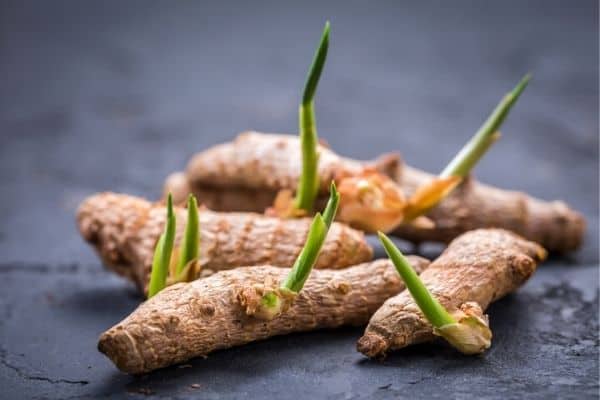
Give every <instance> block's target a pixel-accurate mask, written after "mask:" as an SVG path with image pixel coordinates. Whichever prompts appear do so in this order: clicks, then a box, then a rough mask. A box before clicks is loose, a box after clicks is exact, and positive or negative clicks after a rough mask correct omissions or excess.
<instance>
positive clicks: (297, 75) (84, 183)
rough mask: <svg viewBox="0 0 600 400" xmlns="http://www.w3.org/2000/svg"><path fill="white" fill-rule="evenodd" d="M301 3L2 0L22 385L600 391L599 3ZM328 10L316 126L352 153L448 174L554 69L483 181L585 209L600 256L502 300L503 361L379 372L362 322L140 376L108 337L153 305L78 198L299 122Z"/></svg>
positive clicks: (2, 134)
mask: <svg viewBox="0 0 600 400" xmlns="http://www.w3.org/2000/svg"><path fill="white" fill-rule="evenodd" d="M282 3H283V2H270V3H267V2H252V3H249V2H248V3H246V2H239V3H238V4H233V3H229V4H221V5H217V4H216V3H215V4H203V3H200V2H167V1H163V2H133V1H127V2H123V3H121V2H117V1H110V2H105V1H103V2H99V3H98V4H95V3H91V2H86V4H83V2H75V1H73V2H52V3H50V2H7V1H1V2H0V77H1V80H0V82H1V84H0V193H1V197H0V215H2V218H3V222H2V224H0V255H1V260H0V277H1V279H2V282H3V283H4V285H3V289H2V290H1V291H0V396H1V397H3V398H68V397H115V396H120V397H125V398H135V397H144V396H149V395H155V396H165V397H174V396H178V397H181V398H185V397H188V396H199V397H205V398H229V397H242V396H248V397H250V398H252V397H254V398H259V397H262V396H266V395H271V396H272V397H271V398H277V399H283V398H299V397H306V396H314V397H316V398H318V397H324V398H334V399H338V398H339V399H347V398H369V397H372V398H388V397H389V398H392V397H398V396H402V395H406V396H410V397H422V398H436V397H440V398H441V397H444V398H445V399H447V398H457V399H461V398H470V396H471V395H477V396H478V397H490V398H523V397H532V398H544V399H547V398H554V397H560V398H576V399H583V398H594V397H596V396H597V395H598V377H599V374H598V4H597V2H594V1H577V2H567V1H563V2H555V1H552V2H549V1H537V2H534V1H528V2H522V1H508V2H507V1H503V2H491V1H486V2H482V1H460V2H452V4H450V2H420V3H419V4H416V2H411V3H409V2H392V1H390V2H366V1H344V2H341V1H340V2H337V3H333V2H327V3H326V4H320V3H317V2H306V1H305V2H297V3H296V4H291V3H290V4H282ZM327 18H329V19H330V20H331V23H332V34H331V48H330V53H329V59H328V63H327V65H326V68H325V71H324V75H323V79H322V82H321V85H320V88H319V91H318V94H317V118H318V126H319V132H320V135H321V136H322V137H324V138H326V139H327V140H328V141H329V142H330V143H331V145H332V146H333V147H334V148H335V149H336V150H337V151H338V152H340V153H342V154H345V155H349V156H355V157H362V158H369V157H373V156H375V155H377V154H379V153H381V152H385V151H391V150H399V151H401V153H402V154H403V156H404V158H405V160H407V162H409V163H410V164H412V165H415V166H419V167H421V168H424V169H427V170H431V171H437V170H439V169H440V168H442V167H443V165H444V164H445V163H446V162H447V161H448V160H449V159H450V157H451V156H452V155H453V153H454V152H455V151H456V150H457V149H458V148H459V147H460V146H461V144H462V143H463V142H464V140H465V139H466V138H468V137H469V136H470V135H471V134H472V133H473V132H474V130H475V129H476V128H477V127H478V126H479V124H480V123H481V121H482V120H483V118H484V116H486V115H487V113H488V112H489V111H490V109H491V108H492V107H493V106H494V105H495V104H496V102H497V101H498V100H499V99H500V97H501V96H502V94H504V92H506V91H507V90H508V89H510V88H511V87H512V86H513V85H514V84H515V83H516V82H517V81H518V79H519V78H520V77H521V76H522V75H523V74H524V73H525V72H527V71H531V72H533V74H534V79H533V80H532V82H531V84H530V87H529V88H528V89H527V91H526V92H525V94H524V95H523V97H522V98H521V100H520V101H519V103H518V104H517V106H516V108H515V109H514V111H513V112H512V113H511V116H510V117H509V120H508V122H507V123H506V125H505V127H504V129H503V133H504V136H503V138H502V140H501V141H500V142H498V143H497V144H496V145H495V147H494V148H493V150H492V151H491V153H490V154H489V156H487V157H486V159H485V160H483V162H482V163H481V165H480V166H479V167H478V168H477V172H476V175H477V176H478V177H479V178H480V179H482V180H485V181H486V182H489V183H493V184H496V185H499V186H502V187H506V188H513V189H521V190H527V191H528V192H530V193H531V194H534V195H536V196H539V197H542V198H547V199H555V198H561V199H564V200H566V201H567V202H569V203H570V204H571V205H572V206H574V207H575V208H577V209H578V210H581V211H582V212H583V213H584V214H585V215H586V217H587V219H588V222H589V227H588V233H587V241H586V244H585V246H584V248H583V249H582V250H581V251H580V252H578V253H577V254H573V255H570V256H568V257H564V258H554V259H552V260H550V261H549V262H548V263H547V265H545V266H543V267H542V268H541V269H540V271H539V272H538V274H537V275H536V276H535V277H534V278H533V279H532V281H531V282H530V283H529V284H528V285H527V286H526V287H525V288H524V289H523V290H521V291H520V292H519V293H518V294H515V295H513V296H510V297H508V298H506V299H504V300H502V301H501V302H499V303H498V304H496V305H494V306H493V307H492V309H491V310H490V314H491V318H492V327H493V329H494V333H495V342H494V346H493V348H492V349H491V351H490V352H488V353H487V354H486V355H485V356H483V357H478V358H464V357H461V356H457V355H456V354H455V353H454V352H453V351H452V350H449V349H448V348H447V347H445V346H442V345H434V346H420V347H416V348H413V349H408V350H406V351H402V352H399V353H396V354H394V355H392V356H390V357H389V358H388V359H387V360H386V361H385V362H384V363H378V362H371V361H367V360H365V359H364V358H363V357H361V355H359V354H358V353H356V352H355V350H354V343H355V340H356V339H357V338H358V337H359V335H360V333H361V330H359V329H346V330H338V331H331V332H317V333H307V334H298V335H290V336H287V337H280V338H275V339H273V340H269V341H265V342H262V343H256V344H251V345H248V346H244V347H240V348H236V349H231V350H228V351H222V352H219V353H216V354H214V355H211V356H210V357H209V358H208V359H207V360H196V361H194V362H192V363H191V365H192V367H191V368H184V369H181V368H171V369H167V370H164V371H160V372H157V373H154V374H151V375H148V376H145V377H142V378H133V377H129V376H126V375H123V374H120V373H118V372H117V371H116V370H115V369H114V367H113V366H112V364H110V363H109V361H107V360H106V359H105V358H104V357H103V356H102V355H100V354H99V353H98V352H97V351H96V349H95V346H96V340H97V337H98V335H99V334H100V333H101V332H102V331H103V330H105V329H106V328H108V327H109V326H111V325H112V324H114V323H116V322H117V321H118V320H120V319H121V318H123V317H124V316H126V315H127V314H128V313H129V312H130V311H131V310H132V309H133V308H135V306H136V304H137V303H138V302H139V300H140V299H139V298H138V297H136V295H135V294H134V293H135V292H134V291H133V289H132V288H131V287H130V286H129V285H128V284H127V283H125V282H123V281H121V280H120V279H118V278H116V277H113V276H112V275H110V274H108V273H107V272H104V271H103V269H102V267H101V264H100V262H99V261H98V259H97V258H96V257H95V255H94V254H93V253H92V251H91V250H90V249H89V248H88V247H87V246H86V245H84V244H83V242H82V240H81V239H80V238H79V236H78V234H77V231H76V229H75V227H74V217H73V215H74V211H75V209H76V206H77V204H78V203H79V202H80V201H81V200H82V199H83V198H84V197H85V196H86V195H88V194H91V193H93V192H96V191H100V190H113V191H122V192H127V193H132V194H137V195H143V196H147V197H151V198H154V197H156V196H157V195H158V193H159V190H160V185H161V183H162V179H163V178H164V177H165V176H166V175H167V174H168V173H169V172H171V171H173V170H176V169H181V168H182V167H183V166H184V165H185V162H186V160H187V159H188V158H189V156H190V155H191V154H193V153H194V152H195V151H197V150H199V149H201V148H204V147H206V146H209V145H212V144H215V143H218V142H221V141H224V140H228V139H230V138H232V137H233V136H234V135H235V134H236V133H237V132H239V131H242V130H245V129H256V130H263V131H274V132H295V131H296V125H297V121H296V111H297V103H298V100H299V97H300V91H301V88H302V85H303V82H304V76H305V73H306V70H307V68H308V64H309V62H310V59H311V56H312V52H313V50H314V46H315V45H316V43H317V40H318V36H319V33H320V30H321V28H322V25H323V22H324V20H325V19H327ZM405 247H406V246H405ZM407 249H409V248H408V247H407ZM434 250H435V249H434ZM192 384H198V385H200V387H199V388H195V387H192V386H191V385H192Z"/></svg>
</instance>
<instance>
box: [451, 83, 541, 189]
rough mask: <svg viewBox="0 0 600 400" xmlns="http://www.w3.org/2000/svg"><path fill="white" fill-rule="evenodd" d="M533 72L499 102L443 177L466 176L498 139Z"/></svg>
mask: <svg viewBox="0 0 600 400" xmlns="http://www.w3.org/2000/svg"><path fill="white" fill-rule="evenodd" d="M530 79H531V74H527V75H525V76H524V77H523V79H521V81H520V82H519V83H518V84H517V86H516V87H515V88H514V89H513V90H512V91H511V92H509V93H508V94H507V95H506V96H504V98H503V99H502V100H501V101H500V103H498V105H497V106H496V108H495V109H494V111H493V112H492V113H491V114H490V116H489V117H488V119H487V120H486V121H485V122H484V123H483V125H481V127H480V128H479V130H478V131H477V133H475V135H474V136H473V137H472V138H471V140H469V142H467V143H466V144H465V146H464V147H463V148H462V149H461V150H460V152H459V153H458V154H457V155H456V156H455V157H454V159H452V161H450V163H449V164H448V165H447V166H446V168H445V169H444V170H443V171H442V173H441V174H440V177H441V178H447V177H451V176H459V177H461V178H465V177H466V176H467V175H468V174H469V172H470V171H471V169H473V167H474V166H475V164H477V162H478V161H479V159H480V158H481V157H482V156H483V155H484V154H485V152H486V151H487V150H488V149H489V148H490V146H491V145H492V144H493V143H494V142H495V141H496V139H498V137H499V135H498V129H499V128H500V126H501V125H502V123H503V122H504V120H505V119H506V117H507V116H508V112H509V111H510V109H511V108H512V106H513V105H514V104H515V103H516V102H517V100H518V98H519V96H520V95H521V93H523V90H525V88H526V87H527V84H528V83H529V80H530Z"/></svg>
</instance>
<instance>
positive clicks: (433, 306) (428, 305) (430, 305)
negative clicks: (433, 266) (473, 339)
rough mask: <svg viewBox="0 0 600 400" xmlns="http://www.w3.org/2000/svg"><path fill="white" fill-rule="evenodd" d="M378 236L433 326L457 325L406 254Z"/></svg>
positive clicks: (385, 238) (384, 237) (383, 236)
mask: <svg viewBox="0 0 600 400" xmlns="http://www.w3.org/2000/svg"><path fill="white" fill-rule="evenodd" d="M378 235H379V240H380V241H381V244H382V245H383V248H384V249H385V252H386V253H387V255H388V257H389V258H390V260H392V263H393V264H394V266H395V267H396V270H397V271H398V274H400V277H401V278H402V280H403V281H404V283H405V284H406V288H407V289H408V291H409V292H410V294H411V296H412V297H413V298H414V299H415V303H417V305H418V306H419V309H421V312H423V315H425V318H427V320H428V321H429V322H430V323H431V325H433V326H435V327H438V328H439V327H441V326H444V325H448V324H453V323H456V321H455V320H454V318H452V316H451V315H450V314H449V313H448V311H446V309H445V308H444V306H442V305H441V304H440V303H439V302H438V301H437V300H436V298H435V297H433V296H432V295H431V293H429V290H427V288H426V287H425V285H424V284H423V282H422V281H421V278H419V275H418V274H417V273H416V272H415V270H414V269H413V267H412V266H411V265H410V262H409V261H408V260H407V259H406V257H404V254H402V252H400V250H398V248H397V247H396V246H395V245H394V243H393V242H392V241H391V240H390V239H389V238H388V237H387V236H386V235H385V234H383V233H381V232H378Z"/></svg>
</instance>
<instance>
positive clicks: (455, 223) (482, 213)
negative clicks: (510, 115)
mask: <svg viewBox="0 0 600 400" xmlns="http://www.w3.org/2000/svg"><path fill="white" fill-rule="evenodd" d="M433 178H434V176H433V175H430V174H428V173H425V172H423V171H419V170H417V169H415V168H411V167H408V166H405V167H404V168H403V169H402V173H401V174H399V176H398V178H397V180H398V182H399V183H400V185H401V186H402V187H403V188H404V189H405V190H406V193H407V194H411V193H413V192H414V191H415V190H417V188H418V187H419V186H421V185H423V184H424V183H425V182H427V181H428V180H430V179H433ZM427 217H428V218H429V219H431V220H432V221H434V224H435V225H434V227H433V228H423V227H419V226H416V225H410V224H404V225H400V226H399V227H398V228H397V229H396V230H395V231H394V232H393V234H395V235H397V236H399V237H402V238H404V239H407V240H410V241H412V242H415V243H420V242H427V241H435V242H444V243H448V242H450V241H451V240H452V239H454V238H455V237H457V236H458V235H460V234H462V233H464V232H466V231H470V230H473V229H479V228H482V227H496V228H502V229H507V230H510V231H513V232H515V233H517V234H519V235H521V236H523V237H524V238H526V239H529V240H532V241H534V242H537V243H539V244H541V245H542V246H544V248H546V249H547V250H548V251H551V252H558V253H564V252H569V251H574V250H576V249H577V248H579V246H581V244H582V242H583V236H584V234H585V229H586V226H585V219H584V218H583V216H582V215H581V214H579V213H578V212H576V211H574V210H572V209H570V208H569V207H568V206H567V205H566V204H565V203H563V202H561V201H552V202H547V201H543V200H539V199H536V198H534V197H531V196H528V195H527V194H525V193H522V192H516V191H509V190H502V189H498V188H495V187H492V186H488V185H485V184H482V183H479V182H477V181H476V180H474V179H473V178H469V179H467V180H465V181H464V182H463V183H462V184H461V185H459V186H458V187H457V188H456V189H454V191H453V192H452V193H450V195H449V196H448V197H447V198H445V199H444V200H443V201H442V202H441V203H440V204H439V205H438V206H437V207H434V208H433V209H431V210H430V211H429V212H428V213H427Z"/></svg>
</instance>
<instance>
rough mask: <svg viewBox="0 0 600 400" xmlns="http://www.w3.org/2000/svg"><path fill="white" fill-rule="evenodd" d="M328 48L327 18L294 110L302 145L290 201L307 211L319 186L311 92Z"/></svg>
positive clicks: (315, 128) (317, 140) (310, 208)
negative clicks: (297, 110)
mask: <svg viewBox="0 0 600 400" xmlns="http://www.w3.org/2000/svg"><path fill="white" fill-rule="evenodd" d="M328 48H329V21H327V22H326V23H325V28H324V29H323V34H322V35H321V42H320V43H319V48H318V49H317V52H316V53H315V56H314V59H313V62H312V65H311V67H310V70H309V72H308V77H307V79H306V84H305V87H304V94H303V95H302V104H300V109H299V112H298V114H299V115H298V116H299V122H300V142H301V147H302V174H301V175H300V181H299V183H298V190H297V193H296V198H295V201H294V205H295V206H296V208H297V209H301V210H305V211H306V212H308V213H310V212H311V211H312V209H313V205H314V202H315V198H316V197H317V192H318V190H319V176H318V174H317V168H318V163H319V154H318V152H317V145H318V142H319V139H318V137H317V126H316V122H315V110H314V100H313V99H314V96H315V92H316V91H317V85H318V83H319V78H320V77H321V72H322V71H323V67H324V65H325V60H326V58H327V50H328Z"/></svg>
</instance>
